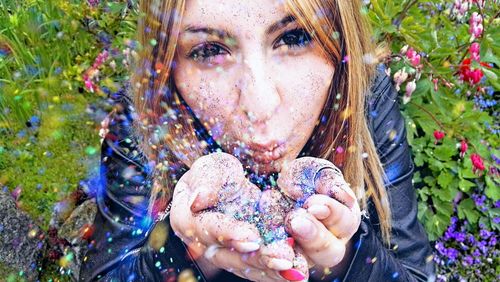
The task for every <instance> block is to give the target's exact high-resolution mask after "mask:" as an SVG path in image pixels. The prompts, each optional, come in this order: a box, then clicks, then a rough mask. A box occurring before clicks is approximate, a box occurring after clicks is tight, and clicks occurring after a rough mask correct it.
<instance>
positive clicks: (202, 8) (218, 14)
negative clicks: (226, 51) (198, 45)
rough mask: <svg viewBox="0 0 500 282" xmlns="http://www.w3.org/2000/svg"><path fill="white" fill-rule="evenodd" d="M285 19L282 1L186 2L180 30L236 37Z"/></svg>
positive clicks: (263, 28)
mask: <svg viewBox="0 0 500 282" xmlns="http://www.w3.org/2000/svg"><path fill="white" fill-rule="evenodd" d="M286 15H287V11H286V6H285V0H217V1H214V0H187V1H186V7H185V11H184V15H183V18H182V23H181V30H185V29H186V28H187V27H190V26H210V27H213V28H219V27H220V28H221V29H226V30H228V31H230V32H231V33H233V34H240V35H241V34H242V33H245V32H252V33H255V32H259V31H262V32H263V31H264V30H265V29H266V28H268V27H269V26H270V25H272V24H273V23H275V22H276V21H279V20H281V19H282V18H283V17H284V16H286Z"/></svg>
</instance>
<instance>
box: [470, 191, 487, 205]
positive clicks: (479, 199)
mask: <svg viewBox="0 0 500 282" xmlns="http://www.w3.org/2000/svg"><path fill="white" fill-rule="evenodd" d="M472 199H473V200H474V203H475V204H476V206H478V207H482V206H483V205H484V201H485V200H486V196H485V195H478V194H472Z"/></svg>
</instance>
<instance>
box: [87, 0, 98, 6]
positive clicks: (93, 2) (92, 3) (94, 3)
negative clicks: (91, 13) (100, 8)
mask: <svg viewBox="0 0 500 282" xmlns="http://www.w3.org/2000/svg"><path fill="white" fill-rule="evenodd" d="M87 2H88V3H89V5H90V6H91V7H96V6H97V5H99V2H100V1H99V0H87Z"/></svg>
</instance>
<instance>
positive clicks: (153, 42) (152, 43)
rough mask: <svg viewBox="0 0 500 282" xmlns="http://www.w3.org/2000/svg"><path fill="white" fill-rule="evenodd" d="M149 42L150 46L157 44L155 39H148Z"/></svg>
mask: <svg viewBox="0 0 500 282" xmlns="http://www.w3.org/2000/svg"><path fill="white" fill-rule="evenodd" d="M149 44H151V46H156V44H158V42H157V41H156V39H154V38H153V39H151V40H150V41H149Z"/></svg>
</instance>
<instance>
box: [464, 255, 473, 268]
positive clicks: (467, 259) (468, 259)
mask: <svg viewBox="0 0 500 282" xmlns="http://www.w3.org/2000/svg"><path fill="white" fill-rule="evenodd" d="M473 263H474V259H472V257H471V256H465V258H464V260H463V264H464V266H468V265H472V264H473Z"/></svg>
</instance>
